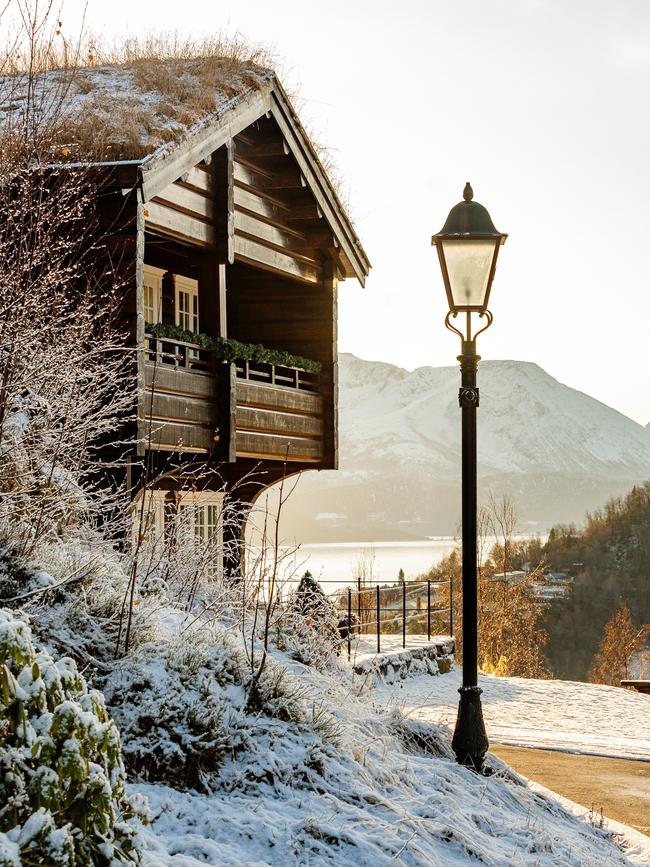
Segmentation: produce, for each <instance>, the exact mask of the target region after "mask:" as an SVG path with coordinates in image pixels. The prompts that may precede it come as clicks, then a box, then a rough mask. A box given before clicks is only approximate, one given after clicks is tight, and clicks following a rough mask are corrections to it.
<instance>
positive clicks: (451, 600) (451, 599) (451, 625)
mask: <svg viewBox="0 0 650 867" xmlns="http://www.w3.org/2000/svg"><path fill="white" fill-rule="evenodd" d="M449 634H450V635H451V637H452V638H453V637H454V576H453V575H452V574H451V573H450V575H449Z"/></svg>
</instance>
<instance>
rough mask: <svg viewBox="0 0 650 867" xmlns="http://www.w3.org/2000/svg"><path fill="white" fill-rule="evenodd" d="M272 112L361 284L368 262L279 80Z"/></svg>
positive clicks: (273, 96)
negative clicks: (295, 117)
mask: <svg viewBox="0 0 650 867" xmlns="http://www.w3.org/2000/svg"><path fill="white" fill-rule="evenodd" d="M271 114H272V116H273V118H274V119H275V121H276V122H277V124H278V127H279V128H280V131H281V133H282V136H283V137H284V139H285V140H286V141H287V143H288V144H289V146H290V148H291V153H292V154H293V156H294V158H295V160H296V162H297V163H298V166H299V168H300V171H301V172H302V173H303V175H304V176H305V178H306V179H307V183H308V185H309V187H310V189H311V191H312V192H313V194H314V197H315V198H316V201H317V203H318V206H319V208H320V209H321V211H322V212H323V216H324V217H325V219H326V220H327V222H328V223H329V224H330V226H332V228H333V229H334V230H335V233H336V235H337V236H338V237H339V239H340V241H341V246H342V247H343V249H344V251H345V253H346V255H347V257H348V259H349V261H350V263H351V264H352V266H353V270H354V274H355V276H356V277H357V279H358V280H359V282H360V283H361V285H362V286H363V285H364V284H365V278H366V274H367V272H368V269H369V267H370V263H369V262H368V260H367V258H366V257H365V253H364V251H363V248H362V247H361V244H360V242H359V240H358V238H357V237H356V234H355V233H354V231H353V230H352V228H351V226H350V224H349V220H348V219H347V215H345V214H344V212H342V209H341V207H340V203H339V202H338V200H337V197H336V195H335V193H334V192H333V190H332V187H331V184H330V182H329V179H328V178H327V177H326V175H325V173H324V172H323V170H322V168H321V167H320V165H319V163H318V162H317V158H316V159H315V154H312V153H310V150H312V151H313V148H312V147H311V144H310V143H309V142H308V140H307V138H306V136H305V134H304V132H303V130H302V127H301V126H300V125H299V123H298V122H297V119H294V113H293V109H292V108H291V105H290V104H289V102H288V100H287V99H286V96H285V94H284V91H283V90H282V87H281V85H280V84H279V82H278V83H277V84H276V87H275V89H274V91H273V93H272V99H271Z"/></svg>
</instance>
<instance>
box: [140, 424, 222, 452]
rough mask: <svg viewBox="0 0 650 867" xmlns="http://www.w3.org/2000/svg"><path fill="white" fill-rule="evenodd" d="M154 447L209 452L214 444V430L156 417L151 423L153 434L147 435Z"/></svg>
mask: <svg viewBox="0 0 650 867" xmlns="http://www.w3.org/2000/svg"><path fill="white" fill-rule="evenodd" d="M147 441H148V443H150V447H151V448H152V449H159V448H164V449H167V450H174V451H175V450H176V449H177V447H178V446H180V449H179V450H182V451H196V452H209V451H211V450H212V446H213V445H214V440H213V432H212V430H210V429H209V428H207V427H201V426H199V425H190V424H182V423H179V422H166V421H159V420H157V419H154V420H153V422H152V425H151V436H150V437H147Z"/></svg>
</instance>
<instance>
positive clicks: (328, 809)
mask: <svg viewBox="0 0 650 867" xmlns="http://www.w3.org/2000/svg"><path fill="white" fill-rule="evenodd" d="M284 661H285V662H286V663H287V664H288V667H289V670H290V672H291V677H292V678H296V679H297V680H298V681H299V682H300V683H301V686H302V688H303V690H304V695H305V700H306V702H307V703H308V704H310V705H311V706H312V707H314V706H315V707H317V708H319V709H320V710H321V711H322V712H323V714H326V715H332V717H333V718H334V719H335V720H336V725H337V727H338V734H337V736H336V738H335V740H334V741H333V742H330V743H329V745H327V744H326V743H325V742H323V741H322V740H319V739H318V738H314V736H313V735H310V734H309V733H308V732H306V731H302V732H301V731H299V730H297V729H296V727H295V726H291V725H289V724H285V723H282V722H280V721H274V722H272V723H269V720H268V719H265V720H263V721H262V720H260V723H262V722H264V725H260V731H259V732H258V733H256V734H255V735H254V743H255V746H254V754H251V755H250V756H249V757H248V758H246V756H244V758H233V759H232V760H231V761H227V762H226V764H225V766H224V767H223V768H222V770H221V771H220V773H219V776H218V778H216V779H215V781H214V789H213V791H212V793H209V794H208V793H206V794H199V793H197V792H178V791H175V790H174V789H172V788H170V787H169V786H165V785H160V784H157V785H146V784H138V785H134V786H132V787H131V788H132V790H136V791H138V792H141V793H142V794H144V795H146V796H147V798H148V799H149V803H150V808H151V812H152V823H151V825H149V826H148V827H147V828H146V829H145V830H144V834H145V838H146V846H147V856H146V861H145V864H146V867H198V865H205V864H209V865H220V867H240V865H251V867H263V865H266V867H271V865H282V867H288V865H309V867H312V865H313V867H316V865H332V867H334V865H336V867H347V865H354V867H366V865H367V867H381V865H386V867H388V865H393V864H402V865H409V867H420V865H433V867H455V865H462V864H470V863H481V864H487V865H492V867H506V865H508V867H510V865H513V867H514V865H530V867H533V865H535V867H558V865H559V867H583V865H589V867H610V865H630V864H648V863H650V840H647V838H644V837H643V836H642V835H640V834H636V833H635V832H632V831H628V829H624V828H621V827H620V826H616V825H615V824H608V823H607V822H606V823H605V827H604V828H601V827H599V817H598V816H589V814H586V813H585V811H584V810H583V811H582V813H580V808H576V807H574V806H573V805H571V804H570V802H566V801H563V800H562V799H560V798H557V797H555V796H554V795H553V794H552V793H548V792H546V791H545V790H543V789H541V787H539V786H536V785H534V784H528V783H527V781H525V780H523V779H522V778H521V777H519V776H518V775H516V774H514V773H512V772H511V771H510V770H509V769H508V768H507V767H506V765H504V764H503V763H502V762H501V761H500V760H499V759H497V758H496V757H493V756H490V757H489V760H488V765H489V767H490V768H491V770H492V772H493V773H492V775H491V776H479V775H477V774H475V773H473V772H471V771H469V770H467V769H466V768H463V767H459V766H458V765H457V764H456V763H455V761H454V759H453V754H452V752H451V749H450V731H449V729H447V728H445V727H444V726H440V725H438V724H436V723H435V722H432V721H430V720H432V719H433V717H434V715H435V714H438V716H437V719H447V720H451V719H452V718H453V716H454V715H455V708H454V705H455V696H456V693H455V690H456V688H457V685H458V674H457V673H453V674H447V675H439V676H436V677H431V676H426V677H418V678H413V679H412V680H410V681H409V680H407V681H405V682H404V683H403V686H402V687H401V689H400V688H396V689H394V688H391V689H389V688H386V687H382V686H380V687H377V688H375V689H370V688H369V687H368V684H367V679H365V681H366V682H365V683H364V684H362V683H361V681H362V680H363V679H361V678H358V677H357V678H356V679H353V678H351V677H350V670H349V668H347V666H345V665H344V664H343V665H341V666H340V667H339V668H338V670H334V671H331V672H317V671H315V670H314V669H313V668H309V667H306V666H303V665H301V664H299V663H296V662H291V661H289V660H287V659H286V657H285V659H284ZM535 684H536V682H535V681H521V680H517V681H515V682H507V681H499V682H497V689H500V690H501V692H500V693H497V689H492V690H491V691H490V690H489V689H488V690H486V696H487V695H491V696H492V699H493V701H494V703H493V704H490V700H488V703H487V708H488V712H487V714H486V715H487V716H488V724H489V725H490V716H489V714H490V713H491V712H492V710H494V709H496V708H497V706H500V707H501V710H502V716H503V718H504V720H505V719H506V718H507V719H508V721H509V724H510V726H511V728H513V729H514V728H516V725H517V720H519V721H521V722H522V723H523V724H524V725H525V726H526V727H527V730H528V731H529V732H532V731H533V730H535V729H540V728H543V726H544V709H543V707H544V706H545V707H546V708H547V709H548V707H549V706H550V705H551V704H552V703H554V702H555V700H556V699H558V704H561V703H562V702H564V704H565V705H566V704H567V703H568V698H569V694H570V692H572V693H573V697H574V699H575V697H576V695H579V693H580V691H581V690H582V689H583V688H585V687H584V685H583V684H580V685H575V684H573V685H568V684H565V685H564V687H565V689H564V692H557V691H555V692H554V691H553V690H554V689H557V688H558V687H559V689H560V690H561V689H562V686H561V685H558V683H557V682H545V683H543V684H541V685H539V684H537V685H538V692H537V696H538V698H537V701H536V702H534V703H533V705H531V708H532V710H531V714H532V715H530V716H529V717H526V715H525V703H526V700H525V698H524V697H523V694H524V692H525V689H529V687H530V686H531V685H535ZM549 684H550V686H549ZM483 685H484V686H486V685H488V686H490V687H491V686H492V685H493V680H492V679H489V684H486V681H483ZM570 686H572V687H573V689H572V690H570ZM598 692H600V696H601V701H602V703H603V704H604V705H606V707H601V708H600V709H599V716H598V717H597V719H594V718H593V717H592V719H591V723H589V721H585V723H584V725H583V726H582V727H580V726H579V725H578V724H577V723H571V719H572V717H571V714H570V713H569V712H568V710H567V708H566V707H564V708H562V709H561V713H560V709H558V711H557V712H555V714H554V716H553V725H554V726H556V729H555V730H561V727H562V726H564V728H565V746H567V745H569V744H570V737H571V735H570V732H571V731H577V732H578V733H581V734H582V735H583V736H585V737H586V734H587V731H586V730H587V728H588V726H589V725H592V726H593V727H594V728H596V729H598V728H599V726H598V720H601V719H604V718H606V717H607V715H608V714H610V715H614V716H615V717H616V719H617V720H618V724H619V727H621V719H622V718H623V717H625V718H627V719H628V721H629V719H630V708H632V707H633V708H634V711H633V713H634V715H635V716H636V718H637V719H638V718H639V717H640V714H641V708H642V705H641V704H639V703H638V701H637V700H636V698H635V697H632V699H631V702H632V703H631V704H626V706H625V707H622V706H621V701H623V702H627V701H628V699H629V696H628V694H627V693H624V692H622V691H620V690H607V689H606V688H605V690H604V691H603V688H596V693H594V692H593V691H592V689H591V688H590V687H586V694H587V695H588V698H587V699H585V702H586V704H585V705H584V706H585V709H586V710H588V709H589V708H590V707H592V706H593V705H595V704H596V703H597V702H596V700H595V696H596V694H597V693H598ZM497 695H499V696H500V697H499V698H497ZM638 698H643V697H638ZM405 699H408V700H405ZM579 701H580V702H582V699H579ZM394 704H396V705H398V706H400V707H391V705H394ZM509 706H511V707H512V709H513V713H510V712H509V711H508V710H507V708H508V707H509ZM401 707H403V708H404V710H408V711H409V713H412V714H413V715H415V716H421V717H422V718H423V719H424V718H427V717H428V721H426V722H424V721H421V720H417V719H409V718H408V717H407V718H405V717H404V715H403V712H402V710H401ZM425 708H427V709H428V710H425ZM570 725H573V728H570ZM615 728H616V722H612V723H611V725H609V727H608V728H607V732H606V736H607V733H609V734H611V737H612V738H613V737H614V734H615ZM492 734H494V733H493V732H492ZM530 737H531V739H532V735H530ZM624 739H625V738H624V737H623V740H624ZM310 744H311V746H310ZM637 746H638V745H637ZM306 747H307V748H306ZM621 749H623V747H621ZM619 754H620V753H619Z"/></svg>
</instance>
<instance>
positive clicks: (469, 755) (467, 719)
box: [451, 686, 489, 771]
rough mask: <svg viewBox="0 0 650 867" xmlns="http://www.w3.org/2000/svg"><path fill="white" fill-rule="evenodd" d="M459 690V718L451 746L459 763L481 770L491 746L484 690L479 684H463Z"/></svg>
mask: <svg viewBox="0 0 650 867" xmlns="http://www.w3.org/2000/svg"><path fill="white" fill-rule="evenodd" d="M458 692H459V693H460V701H459V702H458V718H457V719H456V728H455V729H454V737H453V739H452V742H451V746H452V749H453V751H454V752H455V753H456V761H457V762H458V764H459V765H465V766H466V767H468V768H472V769H473V770H475V771H481V770H482V768H483V760H484V758H485V754H486V752H487V750H488V747H489V743H488V739H487V734H486V732H485V723H484V722H483V709H482V707H481V693H482V692H483V690H482V689H481V688H480V687H479V686H461V687H460V689H459V690H458Z"/></svg>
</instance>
